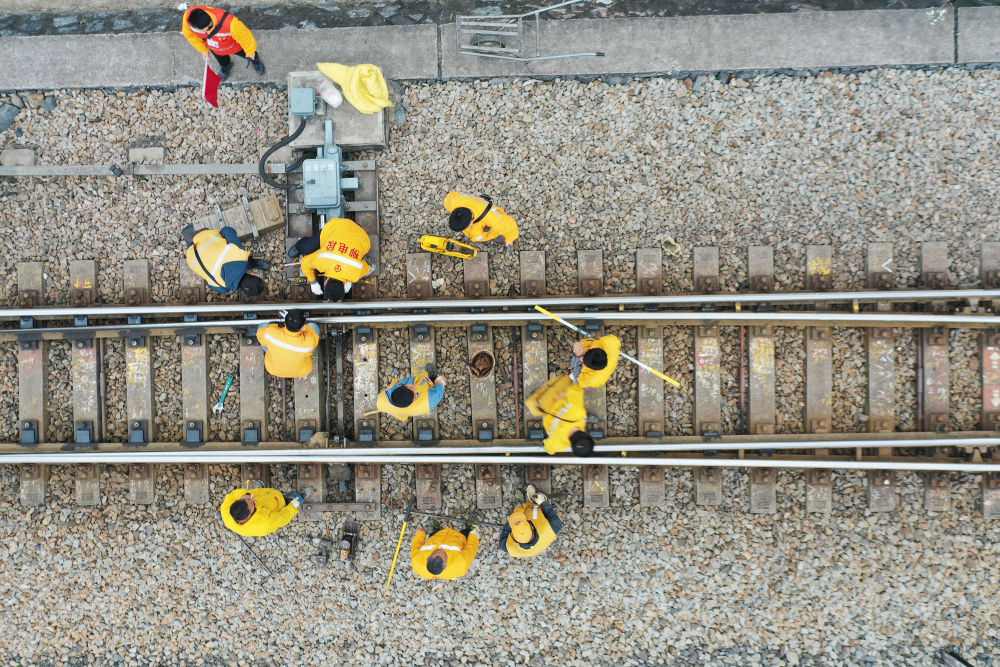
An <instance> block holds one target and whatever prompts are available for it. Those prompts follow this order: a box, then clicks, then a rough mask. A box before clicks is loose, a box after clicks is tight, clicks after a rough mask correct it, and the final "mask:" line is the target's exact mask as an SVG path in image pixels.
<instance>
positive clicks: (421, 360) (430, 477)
mask: <svg viewBox="0 0 1000 667" xmlns="http://www.w3.org/2000/svg"><path fill="white" fill-rule="evenodd" d="M406 272H407V278H406V292H407V296H408V297H409V298H411V299H427V298H430V296H431V256H430V255H428V254H426V253H408V254H407V255H406ZM433 363H434V329H433V328H432V327H430V326H425V325H416V326H412V327H410V375H413V376H418V375H420V374H421V373H423V372H424V369H425V368H426V367H427V364H433ZM411 437H412V439H413V440H414V441H415V442H426V443H430V442H433V441H435V440H437V438H438V423H437V415H435V414H434V413H433V412H432V413H430V414H427V415H419V416H416V417H414V418H413V432H412V435H411ZM416 476H417V509H422V510H429V509H437V508H439V507H440V506H441V466H439V465H418V466H417V475H416Z"/></svg>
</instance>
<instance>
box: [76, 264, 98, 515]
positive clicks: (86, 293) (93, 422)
mask: <svg viewBox="0 0 1000 667" xmlns="http://www.w3.org/2000/svg"><path fill="white" fill-rule="evenodd" d="M69 275H70V285H71V288H70V301H71V303H72V304H73V305H74V306H89V305H93V304H94V303H95V301H96V300H97V264H96V263H95V262H93V261H90V260H77V261H71V262H70V263H69ZM95 343H96V341H95V340H94V338H89V337H84V336H81V337H78V338H74V340H73V354H72V360H71V371H70V372H71V377H72V381H73V431H74V442H75V443H76V444H77V445H90V444H93V443H96V442H99V441H100V440H101V423H100V406H99V405H98V391H97V383H98V368H97V348H96V346H95ZM75 472H76V500H77V503H78V504H80V505H97V504H99V503H100V502H101V490H100V480H101V473H100V468H99V466H97V465H95V464H91V465H84V466H77V467H76V468H75Z"/></svg>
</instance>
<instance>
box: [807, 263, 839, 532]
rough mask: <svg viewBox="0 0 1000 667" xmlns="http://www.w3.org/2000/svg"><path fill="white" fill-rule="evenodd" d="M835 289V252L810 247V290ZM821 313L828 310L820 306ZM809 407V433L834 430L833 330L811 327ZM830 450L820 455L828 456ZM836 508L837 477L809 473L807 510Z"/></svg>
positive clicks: (816, 472) (826, 511)
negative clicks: (834, 485)
mask: <svg viewBox="0 0 1000 667" xmlns="http://www.w3.org/2000/svg"><path fill="white" fill-rule="evenodd" d="M832 287H833V249H832V248H831V247H830V246H827V245H810V246H806V289H807V290H808V291H812V292H822V291H826V290H829V289H832ZM816 309H817V310H827V307H826V304H817V305H816ZM805 345H806V405H805V415H804V424H805V430H806V432H808V433H831V432H832V431H833V341H832V329H831V328H830V327H807V328H806V330H805ZM828 453H829V450H826V449H823V450H820V451H818V452H817V456H826V455H827V454H828ZM832 509H833V475H832V474H831V471H829V470H807V471H806V511H807V512H817V513H820V514H829V513H830V511H831V510H832Z"/></svg>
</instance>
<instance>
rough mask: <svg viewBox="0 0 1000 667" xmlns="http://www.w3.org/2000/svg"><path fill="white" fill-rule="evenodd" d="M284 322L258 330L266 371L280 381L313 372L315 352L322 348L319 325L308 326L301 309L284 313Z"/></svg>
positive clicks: (260, 327)
mask: <svg viewBox="0 0 1000 667" xmlns="http://www.w3.org/2000/svg"><path fill="white" fill-rule="evenodd" d="M282 313H283V315H284V318H283V320H282V322H281V323H278V322H272V323H271V324H261V325H260V326H259V327H257V342H259V343H260V348H261V349H262V350H264V368H266V369H267V372H268V373H270V374H271V375H274V376H275V377H279V378H300V377H305V376H306V375H309V373H311V372H312V370H313V350H315V349H316V346H317V345H319V326H318V325H316V324H312V323H309V324H306V316H305V313H303V312H302V311H301V310H289V311H282Z"/></svg>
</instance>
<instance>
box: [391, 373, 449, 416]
mask: <svg viewBox="0 0 1000 667" xmlns="http://www.w3.org/2000/svg"><path fill="white" fill-rule="evenodd" d="M444 384H445V382H444V378H443V377H441V376H440V375H438V374H437V368H436V367H435V366H434V364H427V369H426V372H424V373H421V374H420V375H417V376H413V375H411V376H410V377H408V378H404V379H402V380H394V381H393V383H392V384H390V385H389V388H388V389H386V390H385V391H381V392H379V395H378V400H377V401H376V404H375V407H377V408H378V411H379V412H384V413H386V414H389V415H392V416H393V417H395V418H396V419H398V420H400V421H406V419H407V418H408V417H413V416H416V415H426V414H427V413H429V412H433V411H434V408H436V407H437V406H438V403H440V402H441V399H442V398H444Z"/></svg>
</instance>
